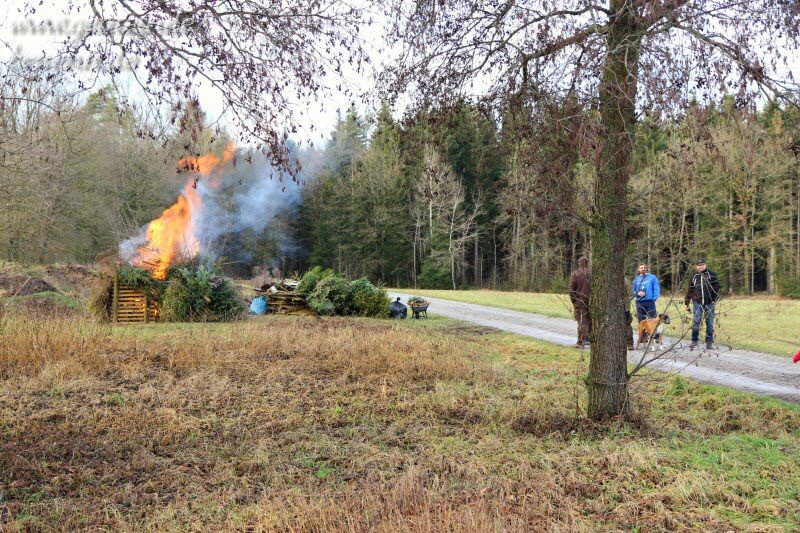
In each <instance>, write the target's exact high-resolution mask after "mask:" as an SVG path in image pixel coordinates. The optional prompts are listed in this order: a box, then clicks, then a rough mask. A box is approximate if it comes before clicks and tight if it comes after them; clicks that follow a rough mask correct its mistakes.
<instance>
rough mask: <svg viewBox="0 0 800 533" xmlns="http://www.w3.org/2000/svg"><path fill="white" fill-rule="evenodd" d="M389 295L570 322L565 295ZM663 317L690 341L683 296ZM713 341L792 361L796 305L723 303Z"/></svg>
mask: <svg viewBox="0 0 800 533" xmlns="http://www.w3.org/2000/svg"><path fill="white" fill-rule="evenodd" d="M392 290H396V291H398V292H405V293H412V294H419V295H420V296H430V297H433V298H442V299H445V300H455V301H459V302H467V303H473V304H479V305H488V306H491V307H501V308H504V309H513V310H515V311H525V312H528V313H539V314H542V315H546V316H553V317H558V318H568V319H572V318H573V317H572V304H571V303H570V301H569V296H567V295H565V294H549V293H531V292H505V291H489V290H474V291H450V290H424V289H392ZM669 302H670V297H669V296H666V295H662V297H661V298H660V299H659V301H658V310H659V312H663V310H664V309H665V306H667V304H668V303H669ZM631 309H633V304H631ZM433 311H434V308H431V312H433ZM667 314H669V315H670V317H671V318H672V323H671V324H670V325H669V326H667V332H668V333H669V334H670V335H673V336H675V337H681V336H682V335H684V334H686V338H687V339H688V338H689V332H688V330H689V329H690V328H691V319H692V317H691V314H690V313H687V312H686V310H685V308H684V307H683V293H681V294H680V295H679V296H676V297H675V299H674V300H672V301H671V303H669V308H668V309H667ZM634 327H635V320H634ZM703 335H705V325H703V326H701V329H700V336H701V339H700V340H701V341H702V340H703ZM715 337H716V342H717V343H718V344H721V345H727V346H732V347H734V348H744V349H747V350H754V351H757V352H764V353H770V354H774V355H783V356H792V355H794V354H795V353H796V352H797V350H800V300H787V299H777V298H766V297H732V298H724V299H723V300H721V301H720V302H719V303H718V304H717V321H716V332H715Z"/></svg>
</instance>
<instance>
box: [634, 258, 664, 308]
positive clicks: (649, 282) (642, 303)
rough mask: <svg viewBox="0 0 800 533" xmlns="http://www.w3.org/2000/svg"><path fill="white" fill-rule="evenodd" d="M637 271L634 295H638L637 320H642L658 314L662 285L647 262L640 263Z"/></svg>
mask: <svg viewBox="0 0 800 533" xmlns="http://www.w3.org/2000/svg"><path fill="white" fill-rule="evenodd" d="M636 272H637V276H636V277H635V278H633V284H632V285H633V295H634V296H636V320H638V321H639V322H641V321H642V320H645V319H647V318H655V317H656V316H658V312H657V311H656V300H658V297H659V296H661V285H660V284H659V283H658V278H657V277H655V276H654V275H653V274H651V273H649V272H648V271H647V264H646V263H639V267H638V268H637V269H636Z"/></svg>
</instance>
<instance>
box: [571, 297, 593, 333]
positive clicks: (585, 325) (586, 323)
mask: <svg viewBox="0 0 800 533" xmlns="http://www.w3.org/2000/svg"><path fill="white" fill-rule="evenodd" d="M575 321H576V322H577V323H578V342H589V337H590V336H591V335H592V319H591V317H590V316H589V307H588V306H583V305H576V306H575Z"/></svg>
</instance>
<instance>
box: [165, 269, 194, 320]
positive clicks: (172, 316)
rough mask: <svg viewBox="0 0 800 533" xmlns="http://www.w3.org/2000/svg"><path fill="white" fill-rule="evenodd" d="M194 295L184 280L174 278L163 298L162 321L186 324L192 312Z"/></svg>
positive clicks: (168, 284)
mask: <svg viewBox="0 0 800 533" xmlns="http://www.w3.org/2000/svg"><path fill="white" fill-rule="evenodd" d="M191 301H192V294H191V292H190V291H189V289H188V288H187V287H186V285H185V284H184V283H183V280H182V279H179V278H173V279H172V280H170V281H169V283H167V288H166V290H164V294H163V295H162V296H161V320H164V321H165V322H185V321H187V320H189V318H190V316H191V312H192V304H191Z"/></svg>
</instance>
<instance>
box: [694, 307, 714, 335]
mask: <svg viewBox="0 0 800 533" xmlns="http://www.w3.org/2000/svg"><path fill="white" fill-rule="evenodd" d="M692 303H693V304H694V309H693V311H694V312H693V313H692V342H697V341H698V340H699V339H700V324H701V323H702V322H703V316H705V319H706V342H714V302H711V303H710V304H706V305H703V304H701V303H697V302H692Z"/></svg>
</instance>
